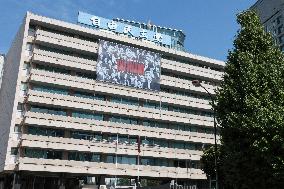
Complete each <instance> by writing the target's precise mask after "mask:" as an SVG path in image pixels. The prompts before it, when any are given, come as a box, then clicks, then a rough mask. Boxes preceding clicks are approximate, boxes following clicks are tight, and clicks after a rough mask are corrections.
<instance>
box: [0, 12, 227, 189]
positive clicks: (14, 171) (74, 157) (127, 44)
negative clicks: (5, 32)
mask: <svg viewBox="0 0 284 189" xmlns="http://www.w3.org/2000/svg"><path fill="white" fill-rule="evenodd" d="M184 38H185V35H184V33H183V32H182V31H180V30H175V29H170V28H165V27H160V26H153V25H150V24H143V23H137V22H133V21H125V20H122V19H113V20H109V19H105V18H101V17H97V16H93V15H89V14H86V13H82V12H80V13H79V15H78V24H72V23H67V22H63V21H60V20H56V19H52V18H47V17H44V16H40V15H36V14H33V13H30V12H28V13H27V15H26V17H25V18H24V21H23V24H22V25H21V26H20V29H19V31H18V33H17V35H16V37H15V39H14V41H13V43H12V45H11V48H10V50H9V52H8V53H7V56H6V62H7V64H6V66H5V73H4V77H3V78H4V79H3V83H2V90H1V92H0V125H1V126H0V133H1V137H0V152H1V155H0V172H1V173H0V188H1V187H2V188H5V189H9V188H11V187H12V185H14V186H15V187H18V188H49V189H50V188H60V189H63V188H66V189H73V188H74V189H75V188H79V186H83V185H84V186H83V187H84V188H96V187H98V186H100V187H102V188H123V187H126V186H135V185H136V186H137V185H139V186H142V187H144V186H155V185H162V184H166V183H172V184H173V183H176V184H177V185H180V187H181V185H182V186H184V187H185V188H188V189H205V188H209V181H208V178H207V177H206V175H205V174H204V172H203V171H202V170H201V165H200V156H201V155H202V150H203V149H204V148H206V147H208V146H210V145H213V144H214V128H213V125H214V124H213V112H212V110H211V106H210V104H209V103H210V96H209V95H208V94H207V93H206V91H205V90H204V89H203V88H201V87H196V86H194V85H192V81H193V80H200V81H202V85H203V86H204V87H205V88H206V89H207V90H208V91H209V92H210V93H211V94H212V95H214V89H215V88H216V87H217V86H218V85H219V82H220V81H221V79H222V74H223V69H224V65H225V63H224V62H222V61H218V60H214V59H211V58H207V57H202V56H198V55H194V54H191V53H188V52H185V51H184V48H183V45H184V44H183V43H184Z"/></svg>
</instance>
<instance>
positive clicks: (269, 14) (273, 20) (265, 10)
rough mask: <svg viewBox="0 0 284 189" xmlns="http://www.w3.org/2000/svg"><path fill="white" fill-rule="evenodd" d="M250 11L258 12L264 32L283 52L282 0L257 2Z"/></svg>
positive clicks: (283, 9) (283, 11) (259, 0)
mask: <svg viewBox="0 0 284 189" xmlns="http://www.w3.org/2000/svg"><path fill="white" fill-rule="evenodd" d="M251 9H253V10H256V11H257V12H258V14H259V17H260V20H261V22H262V23H263V25H264V27H265V30H266V31H267V32H271V33H272V35H273V37H274V39H275V41H276V43H277V44H279V46H280V48H281V50H282V51H284V25H283V24H284V0H258V1H257V2H256V3H255V4H254V5H253V6H252V7H251Z"/></svg>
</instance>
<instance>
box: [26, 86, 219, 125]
mask: <svg viewBox="0 0 284 189" xmlns="http://www.w3.org/2000/svg"><path fill="white" fill-rule="evenodd" d="M27 102H29V103H31V104H42V105H53V106H59V107H63V108H66V107H67V108H71V109H77V110H86V111H88V112H90V111H96V112H102V113H107V114H114V115H124V116H132V117H136V118H142V119H149V120H161V121H170V122H177V123H185V124H191V125H200V126H209V127H212V126H213V118H212V117H206V116H201V115H193V114H186V113H179V112H173V111H166V110H159V109H154V108H147V107H141V106H134V105H126V104H119V103H114V102H109V101H101V100H94V99H87V98H81V97H75V96H70V95H61V94H53V93H47V92H40V91H33V90H30V91H29V92H28V97H27Z"/></svg>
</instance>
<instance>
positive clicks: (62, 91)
mask: <svg viewBox="0 0 284 189" xmlns="http://www.w3.org/2000/svg"><path fill="white" fill-rule="evenodd" d="M33 90H36V91H42V92H48V93H55V94H63V95H68V90H67V89H60V88H56V87H49V86H39V85H35V86H33Z"/></svg>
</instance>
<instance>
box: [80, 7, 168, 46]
mask: <svg viewBox="0 0 284 189" xmlns="http://www.w3.org/2000/svg"><path fill="white" fill-rule="evenodd" d="M78 23H80V24H84V25H88V26H92V27H94V28H99V29H104V30H108V31H112V32H114V33H121V34H125V35H128V36H132V37H137V38H140V39H145V40H148V41H152V42H154V43H159V44H163V45H168V46H171V36H169V35H165V34H162V33H158V32H155V31H152V30H146V29H142V28H139V27H135V26H132V25H128V24H125V23H121V22H117V21H114V20H110V19H106V18H102V17H98V16H94V15H91V14H87V13H84V12H79V14H78Z"/></svg>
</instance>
